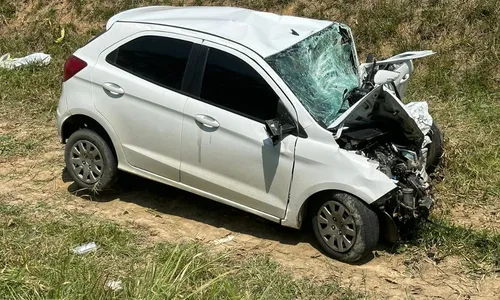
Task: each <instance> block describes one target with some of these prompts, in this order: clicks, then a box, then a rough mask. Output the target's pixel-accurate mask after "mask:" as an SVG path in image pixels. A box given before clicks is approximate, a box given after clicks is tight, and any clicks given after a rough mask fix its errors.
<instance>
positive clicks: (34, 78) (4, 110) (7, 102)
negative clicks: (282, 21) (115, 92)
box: [0, 0, 500, 298]
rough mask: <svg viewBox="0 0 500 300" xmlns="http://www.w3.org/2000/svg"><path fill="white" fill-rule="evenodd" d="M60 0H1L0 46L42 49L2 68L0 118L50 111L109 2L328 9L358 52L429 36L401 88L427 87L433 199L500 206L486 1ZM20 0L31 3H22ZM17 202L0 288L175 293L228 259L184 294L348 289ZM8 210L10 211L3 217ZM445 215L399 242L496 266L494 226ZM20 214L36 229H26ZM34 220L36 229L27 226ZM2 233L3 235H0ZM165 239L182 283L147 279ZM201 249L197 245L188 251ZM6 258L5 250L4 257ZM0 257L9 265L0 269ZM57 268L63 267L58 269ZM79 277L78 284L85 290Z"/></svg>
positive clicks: (390, 49) (307, 12)
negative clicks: (437, 154) (435, 151)
mask: <svg viewBox="0 0 500 300" xmlns="http://www.w3.org/2000/svg"><path fill="white" fill-rule="evenodd" d="M59 4H60V2H59V1H55V0H34V1H32V6H28V5H27V4H24V3H23V4H19V3H18V1H15V0H0V54H3V53H6V52H10V53H11V54H13V55H14V56H17V57H18V56H24V55H26V54H29V53H31V52H35V51H44V52H46V53H49V54H51V55H52V57H53V61H52V62H51V64H50V65H49V66H46V67H29V68H26V69H22V70H15V71H7V70H0V120H1V122H8V123H9V124H11V125H12V126H11V127H15V126H17V124H19V123H22V124H33V125H34V126H47V124H53V122H54V117H55V109H56V106H57V101H58V97H59V95H60V87H61V78H62V66H63V64H64V61H65V59H66V58H67V57H68V56H69V55H70V54H71V53H72V52H73V51H75V50H76V49H77V48H78V47H81V46H82V45H83V44H85V42H86V41H87V40H88V39H89V38H90V37H91V36H92V35H94V34H96V33H98V32H100V31H102V30H103V28H104V24H105V22H106V20H107V19H108V18H109V17H111V16H112V15H114V14H115V13H117V12H119V11H122V10H125V9H128V8H132V7H138V6H145V5H158V4H164V5H184V4H187V5H192V4H195V5H205V4H209V5H231V4H232V5H235V6H243V7H248V8H252V9H258V10H267V11H273V12H285V13H287V14H294V15H299V16H305V17H312V18H320V19H330V20H336V21H340V22H343V23H346V24H348V25H349V26H351V28H352V29H353V32H354V35H355V38H356V45H357V48H358V53H359V55H360V57H361V59H362V60H363V59H364V57H366V55H367V54H368V53H369V52H373V53H374V54H375V55H376V57H377V58H383V57H388V56H390V55H393V54H397V53H399V52H402V51H407V50H423V49H432V50H434V51H436V52H437V54H436V55H434V56H432V57H429V58H425V59H421V60H417V61H416V62H415V67H416V69H415V73H414V74H413V75H414V76H413V78H412V79H411V82H410V86H409V89H408V92H407V96H406V99H405V101H419V100H426V101H428V102H429V106H430V110H431V113H432V115H433V117H434V119H435V121H436V122H437V123H438V124H439V125H440V127H441V129H442V131H443V132H444V134H445V143H446V144H445V157H444V163H443V164H442V166H441V168H440V169H439V172H440V173H441V174H442V175H444V178H445V179H444V180H443V181H441V182H439V183H438V184H437V186H436V190H435V197H436V199H437V206H438V208H442V207H444V208H445V210H446V209H449V208H450V207H451V208H453V206H454V205H455V204H456V203H460V204H464V205H466V206H470V207H472V208H474V207H481V206H485V205H486V206H495V207H498V206H499V204H498V203H500V202H499V201H500V122H499V121H498V118H499V116H500V69H499V68H498V59H499V56H500V55H499V47H498V41H499V39H498V37H499V36H500V27H499V26H498V24H500V6H499V5H498V1H495V0H478V1H467V0H431V1H411V0H400V1H396V0H366V1H323V0H314V1H303V0H259V1H222V0H212V1H204V0H196V1H161V0H117V1H100V2H96V1H90V0H71V1H67V2H65V4H64V7H61V6H60V5H59ZM27 7H31V8H32V9H31V10H30V11H28V10H26V8H27ZM21 21H22V22H21ZM20 28H22V30H20ZM61 28H65V29H66V37H65V39H64V40H63V42H62V43H59V44H57V43H55V40H56V39H57V38H58V37H59V35H60V29H61ZM1 122H0V123H1ZM51 122H52V123H51ZM50 126H52V125H50ZM43 138H44V137H43V136H38V137H30V138H18V137H17V136H15V135H13V134H12V133H7V134H2V135H0V149H1V150H0V151H1V153H0V158H1V157H2V156H3V157H4V158H5V157H12V156H16V155H26V154H29V153H31V152H33V151H34V150H35V149H37V147H38V145H39V144H40V143H41V141H42V140H43ZM17 209H18V208H16V207H11V208H8V207H6V206H5V205H4V206H0V216H1V217H2V218H0V220H6V221H4V223H1V222H2V221H0V224H3V225H2V226H3V227H1V234H2V237H3V238H2V239H1V243H2V244H1V247H0V254H5V253H6V252H5V251H10V252H9V257H6V256H5V255H1V256H0V263H2V264H1V265H0V298H12V297H14V296H15V297H18V298H26V297H28V296H29V297H32V298H42V297H45V298H53V297H54V298H58V297H62V298H74V297H79V298H83V297H87V296H88V297H91V298H100V297H110V298H112V297H117V298H133V297H138V298H149V296H151V295H153V294H152V291H154V292H155V293H157V294H155V295H159V296H158V297H160V296H165V295H167V294H165V293H167V292H168V293H176V294H175V295H177V297H180V295H183V296H184V297H186V296H187V295H189V293H191V292H192V291H196V289H197V288H199V287H200V286H201V285H203V284H204V283H209V282H211V280H214V279H215V278H217V276H220V275H222V274H226V272H230V271H233V272H236V273H228V275H225V276H223V277H222V278H220V279H218V280H216V281H215V283H213V284H212V285H210V286H209V287H208V288H207V289H206V290H204V292H203V293H205V294H200V293H198V294H195V295H194V297H195V298H210V297H212V298H215V297H219V296H220V297H222V298H252V297H254V296H256V295H260V294H259V293H261V292H262V291H264V290H265V289H266V287H267V286H269V289H268V290H265V293H264V298H280V297H281V296H280V295H281V294H280V293H281V292H283V295H284V296H283V297H285V296H290V297H291V296H292V295H294V294H295V293H298V294H299V295H302V297H303V298H307V297H311V298H314V297H315V295H318V294H314V291H312V290H313V289H318V290H320V291H322V292H323V293H329V292H335V291H337V292H340V293H341V295H343V296H342V297H344V296H345V297H349V295H352V293H351V292H350V291H344V290H339V289H338V287H336V285H335V284H333V285H331V286H315V285H313V284H308V283H306V282H300V281H299V282H297V281H290V278H289V277H288V275H286V274H284V273H282V272H281V271H280V270H279V267H278V266H276V265H275V264H274V263H273V262H271V261H269V260H268V259H267V258H262V257H258V258H255V259H252V260H250V261H249V262H245V263H242V262H238V261H236V260H235V259H233V258H231V257H224V258H222V259H219V258H216V257H213V254H210V251H208V252H207V251H206V249H203V248H201V247H199V246H197V245H185V246H179V247H177V246H175V245H167V244H163V245H159V246H156V247H153V246H146V245H145V244H142V240H141V239H142V238H141V237H140V236H135V235H134V234H132V233H130V232H127V231H124V230H123V229H120V228H118V227H117V226H116V225H115V224H112V223H107V222H104V221H102V220H94V219H92V222H89V221H87V217H82V216H80V215H72V214H67V215H65V216H64V218H62V219H61V218H59V219H56V220H48V219H47V218H45V219H35V218H34V217H20V215H22V214H21V213H20V212H19V211H16V210H17ZM44 209H47V208H44ZM9 211H13V212H14V213H9ZM7 217H9V218H12V219H13V221H14V223H11V226H7V227H6V224H7V223H6V222H7V219H6V218H7ZM446 219H447V217H446V216H445V217H444V218H443V220H439V221H438V223H439V224H442V225H445V226H446V227H447V228H446V229H445V228H443V227H440V226H434V225H429V224H427V225H424V226H423V227H421V228H420V229H419V230H418V234H417V236H416V237H415V238H414V239H413V240H412V241H410V242H409V244H408V245H409V246H410V247H408V249H407V251H406V253H407V254H408V255H410V256H411V255H412V253H413V252H415V251H416V252H419V253H430V252H432V253H435V252H436V253H437V254H436V255H438V257H446V256H449V255H455V256H459V257H461V258H462V259H463V261H465V262H467V264H468V265H469V266H470V267H471V270H474V271H475V272H484V271H495V270H498V266H499V247H500V246H499V245H500V238H499V233H498V232H496V231H495V230H486V229H484V230H477V229H474V228H468V227H464V226H457V225H454V224H453V223H452V222H450V221H446ZM12 224H14V225H12ZM30 226H31V227H33V228H36V231H33V233H32V232H30V230H28V228H31V227H30ZM54 228H55V229H56V230H54ZM35 233H36V234H35ZM111 233H112V235H116V237H117V240H115V239H114V237H113V236H111ZM37 234H38V235H40V236H41V237H43V238H38V237H37ZM7 235H8V238H9V239H12V240H13V242H12V243H10V242H8V239H7V238H6V237H7ZM87 239H95V240H96V241H98V243H99V244H100V245H102V247H101V248H100V250H99V251H97V252H96V253H94V254H90V255H86V256H84V257H75V256H73V255H72V254H70V252H69V250H68V249H70V248H71V247H73V246H74V245H75V244H77V243H80V242H84V241H86V240H87ZM45 240H46V241H45ZM16 244H17V246H16ZM33 245H42V246H43V247H36V246H33ZM1 251H4V252H1ZM172 253H176V254H175V255H176V257H183V259H182V261H181V262H180V263H179V268H180V269H182V268H184V267H186V266H187V264H188V263H189V262H193V263H192V264H190V265H189V267H188V269H189V274H190V275H185V276H187V277H183V280H185V281H182V284H179V283H173V282H172V281H167V282H163V281H162V280H160V279H159V278H160V277H161V276H160V275H159V274H162V273H161V272H172V270H173V269H174V268H173V267H172V262H170V261H168V259H166V257H169V255H171V254H172ZM199 253H201V255H200V256H197V257H196V258H194V257H195V256H196V255H198V254H199ZM433 255H434V254H433ZM28 257H30V258H31V257H32V258H33V260H32V262H30V261H29V260H27V258H28ZM433 257H435V256H433ZM7 259H9V264H6V263H5V261H6V260H7ZM11 260H12V261H11ZM23 263H26V264H23ZM4 264H5V265H4ZM65 264H66V265H65ZM68 264H70V265H68ZM199 264H207V266H208V267H207V268H205V269H204V270H203V272H200V273H196V272H194V273H191V271H192V270H193V269H192V268H193V267H194V266H197V265H199ZM4 266H7V268H6V269H5V271H4V272H1V271H2V268H4ZM68 266H70V267H68ZM117 266H119V267H117ZM153 270H155V272H153ZM176 270H177V271H176V272H178V270H179V269H176ZM125 271H126V272H125ZM64 272H66V273H64ZM275 272H276V274H275ZM61 274H64V276H67V278H68V280H65V279H62V277H61V276H63V275H61ZM127 274H129V275H127ZM168 274H170V273H168ZM175 274H177V275H178V274H179V273H175ZM7 276H8V277H7ZM64 276H63V277H64ZM110 277H113V278H115V277H119V278H120V279H122V280H123V281H124V284H125V290H124V291H123V292H121V293H120V294H118V295H113V294H110V292H109V291H106V290H105V289H104V288H103V282H104V281H105V279H106V278H110ZM167 277H168V276H167ZM174 277H175V276H174ZM4 280H10V281H9V282H10V283H11V284H5V283H4V282H7V281H4ZM85 280H87V281H89V282H91V283H92V284H91V285H88V284H87V285H85V286H86V289H84V288H83V286H84V284H83V282H84V281H85ZM198 280H199V281H198ZM66 282H69V283H67V284H66ZM287 282H288V283H287ZM155 283H156V285H154V284H155ZM2 284H3V285H2ZM176 284H177V285H176ZM7 286H10V288H8V287H7ZM174 287H175V288H174ZM87 289H88V290H90V292H88V294H85V293H86V290H87ZM186 290H188V291H186ZM148 292H150V293H149V294H148ZM278 292H279V293H278ZM2 293H3V294H2ZM308 293H312V294H311V295H309V294H308ZM342 293H344V294H342ZM75 295H78V296H75ZM145 295H147V296H148V297H146V296H145ZM168 295H172V294H168ZM339 297H340V296H339ZM353 297H355V296H353ZM160 298H161V297H160Z"/></svg>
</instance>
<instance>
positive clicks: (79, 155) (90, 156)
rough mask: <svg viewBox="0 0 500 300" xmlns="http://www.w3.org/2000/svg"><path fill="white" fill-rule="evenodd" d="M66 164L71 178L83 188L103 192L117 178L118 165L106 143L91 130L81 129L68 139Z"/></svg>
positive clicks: (65, 156)
mask: <svg viewBox="0 0 500 300" xmlns="http://www.w3.org/2000/svg"><path fill="white" fill-rule="evenodd" d="M64 158H65V162H66V168H67V170H68V173H69V174H70V176H71V178H72V179H73V180H74V181H75V183H77V184H78V185H79V186H80V187H82V188H88V189H93V190H95V191H101V190H104V189H106V188H109V187H110V186H111V185H112V184H113V183H114V181H115V180H116V177H117V163H116V159H115V156H114V155H113V152H112V151H111V149H110V147H109V146H108V144H107V143H106V141H105V140H104V139H103V138H102V137H101V136H100V135H98V134H97V133H95V132H94V131H92V130H90V129H80V130H77V131H76V132H74V133H73V134H72V135H71V136H70V137H69V139H68V141H67V143H66V148H65V155H64Z"/></svg>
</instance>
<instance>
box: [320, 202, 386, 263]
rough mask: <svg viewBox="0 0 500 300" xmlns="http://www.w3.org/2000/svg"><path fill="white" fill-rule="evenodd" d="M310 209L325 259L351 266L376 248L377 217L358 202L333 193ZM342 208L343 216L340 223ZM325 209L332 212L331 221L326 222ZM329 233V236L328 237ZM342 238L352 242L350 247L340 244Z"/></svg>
mask: <svg viewBox="0 0 500 300" xmlns="http://www.w3.org/2000/svg"><path fill="white" fill-rule="evenodd" d="M311 208H312V209H311V214H312V218H311V220H312V227H313V232H314V235H315V236H316V239H317V240H318V242H319V244H320V246H321V248H322V249H323V250H324V252H325V253H326V254H327V255H328V256H330V257H332V258H335V259H337V260H340V261H343V262H348V263H353V262H356V261H358V260H360V259H362V258H364V257H366V256H367V255H368V254H370V253H371V252H372V251H373V249H375V247H376V246H377V242H378V239H379V233H380V227H379V221H378V217H377V214H376V213H375V212H374V211H373V210H371V209H370V208H369V207H368V206H366V204H364V203H363V202H362V201H361V200H359V199H358V198H356V197H354V196H352V195H349V194H346V193H341V192H335V193H331V194H327V195H324V196H323V197H321V198H318V199H316V201H315V202H314V203H313V205H312V207H311ZM342 208H343V209H344V211H345V213H344V214H342V219H343V220H342V221H340V220H339V216H340V214H341V209H342ZM325 209H326V210H327V211H329V212H333V213H331V214H330V215H331V217H330V219H328V217H327V218H325V216H326V211H325ZM346 215H347V217H346ZM325 220H326V222H325ZM332 225H333V226H332ZM329 227H330V229H327V228H329ZM348 229H350V231H349V230H348ZM342 230H344V231H343V232H342ZM328 233H332V235H329V236H328ZM335 235H336V236H337V237H335ZM342 236H343V237H345V239H346V240H347V241H350V242H351V243H350V245H349V244H347V242H346V241H345V240H344V241H343V242H342V241H341V242H340V243H339V240H342V238H341V237H342ZM339 245H340V246H339Z"/></svg>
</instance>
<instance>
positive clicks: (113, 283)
mask: <svg viewBox="0 0 500 300" xmlns="http://www.w3.org/2000/svg"><path fill="white" fill-rule="evenodd" d="M104 285H105V286H106V287H107V288H109V289H110V290H112V291H119V290H123V287H122V281H121V280H108V281H106V283H105V284H104Z"/></svg>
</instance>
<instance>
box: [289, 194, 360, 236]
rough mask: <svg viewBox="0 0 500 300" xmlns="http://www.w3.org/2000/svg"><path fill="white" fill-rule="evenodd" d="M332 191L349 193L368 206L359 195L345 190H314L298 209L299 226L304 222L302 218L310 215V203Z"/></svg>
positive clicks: (307, 217)
mask: <svg viewBox="0 0 500 300" xmlns="http://www.w3.org/2000/svg"><path fill="white" fill-rule="evenodd" d="M334 193H344V194H349V195H351V196H353V197H356V198H357V199H359V200H360V202H362V203H363V204H365V205H367V206H368V203H366V202H365V201H363V200H362V199H360V198H359V196H356V195H354V194H352V193H349V192H346V191H344V190H339V189H325V190H320V191H316V192H315V193H314V194H312V195H310V196H309V197H308V198H307V199H306V200H305V201H304V202H303V203H302V205H301V207H300V209H299V215H298V220H300V224H299V228H301V227H302V226H303V224H304V220H307V219H309V218H310V217H311V215H310V214H311V211H310V207H311V204H312V203H313V202H314V201H317V199H321V198H322V197H324V196H326V195H329V194H334Z"/></svg>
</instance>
